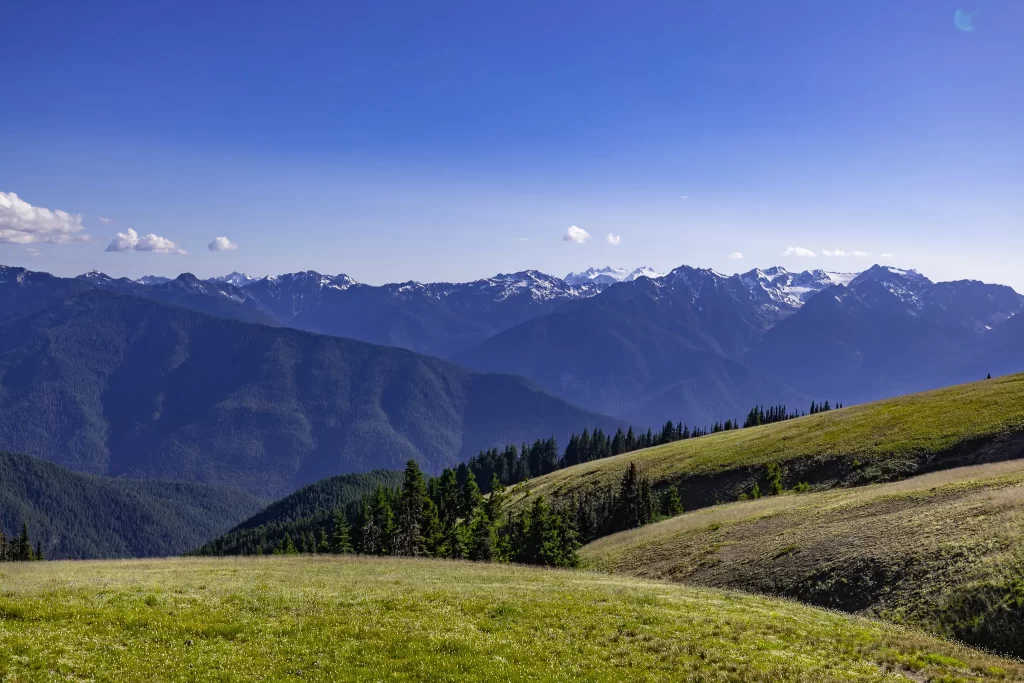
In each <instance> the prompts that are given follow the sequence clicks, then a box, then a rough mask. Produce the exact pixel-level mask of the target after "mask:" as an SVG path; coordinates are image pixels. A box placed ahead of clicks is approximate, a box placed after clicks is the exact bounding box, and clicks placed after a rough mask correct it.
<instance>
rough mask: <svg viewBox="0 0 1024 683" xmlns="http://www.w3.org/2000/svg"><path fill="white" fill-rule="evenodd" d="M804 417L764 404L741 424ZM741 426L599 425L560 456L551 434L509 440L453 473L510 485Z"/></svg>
mask: <svg viewBox="0 0 1024 683" xmlns="http://www.w3.org/2000/svg"><path fill="white" fill-rule="evenodd" d="M841 407H842V404H841V403H838V404H836V408H837V409H838V408H841ZM826 410H832V408H831V406H830V404H829V402H828V401H825V403H823V404H821V403H817V402H813V401H812V402H811V411H810V414H812V415H813V414H815V413H820V412H824V411H826ZM806 415H807V413H798V412H796V411H793V412H789V411H787V410H786V406H784V405H778V406H772V407H769V408H767V409H765V407H764V406H755V407H754V408H751V410H750V412H749V413H748V414H747V419H746V421H745V422H744V423H743V424H742V427H756V426H758V425H763V424H770V423H772V422H780V421H782V420H789V419H793V418H796V417H804V416H806ZM740 428H741V425H740V422H739V420H732V419H729V420H726V421H725V422H715V424H713V425H712V426H711V428H710V429H709V428H707V427H697V426H694V427H692V428H691V427H690V426H688V425H684V424H683V423H682V422H672V421H671V420H669V421H668V422H666V423H665V424H664V425H663V426H662V428H661V429H660V430H659V431H658V432H654V431H653V430H652V429H648V430H647V431H646V432H634V430H633V428H632V427H629V429H627V430H626V431H623V430H622V428H621V427H620V428H619V429H618V430H616V432H615V434H613V435H608V434H605V433H604V431H603V430H601V429H600V428H598V429H595V430H594V431H593V432H591V431H590V430H588V429H584V430H583V433H582V434H579V435H577V434H573V435H572V436H570V437H569V443H568V444H567V445H566V447H565V450H564V451H563V452H562V454H561V455H559V453H558V444H557V442H556V441H555V439H554V437H551V438H549V439H538V440H537V441H534V442H533V444H532V445H528V444H525V443H524V444H523V445H522V446H521V447H519V448H517V447H516V446H515V445H514V444H511V445H508V446H505V447H504V448H502V449H499V448H492V449H490V450H486V451H480V453H479V454H477V455H474V456H472V457H471V458H470V459H469V462H468V463H466V464H465V465H459V467H458V470H457V473H458V478H459V481H460V482H461V481H465V478H466V472H467V471H472V473H473V475H474V476H475V477H476V480H477V481H478V482H491V481H492V480H494V479H495V478H497V481H499V482H500V483H501V484H502V485H503V486H512V485H514V484H518V483H519V482H521V481H526V480H527V479H530V478H531V477H539V476H542V475H544V474H548V473H550V472H554V471H555V470H558V469H562V468H564V467H571V466H573V465H578V464H580V463H585V462H590V461H592V460H600V459H602V458H609V457H611V456H613V455H621V454H622V453H631V452H633V451H636V450H640V449H642V448H650V447H651V446H660V445H662V444H666V443H672V442H674V441H681V440H683V439H694V438H698V437H701V436H706V435H707V434H717V433H718V432H728V431H732V430H734V429H740ZM481 486H482V489H483V491H484V492H485V493H486V492H488V491H490V485H489V484H482V485H481Z"/></svg>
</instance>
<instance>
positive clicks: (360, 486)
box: [195, 470, 402, 555]
mask: <svg viewBox="0 0 1024 683" xmlns="http://www.w3.org/2000/svg"><path fill="white" fill-rule="evenodd" d="M401 482H402V473H401V472H399V471H397V470H374V471H373V472H365V473H362V474H342V475H339V476H337V477H328V478H327V479H323V480H321V481H318V482H316V483H315V484H310V485H309V486H304V487H303V488H301V489H299V490H298V491H296V492H295V493H293V494H291V495H290V496H285V497H284V498H282V499H281V500H278V501H275V502H274V503H271V504H270V505H268V506H267V507H266V508H264V509H263V510H260V511H259V512H258V513H256V514H255V515H253V516H252V517H250V518H249V519H247V520H245V521H244V522H242V523H241V524H239V525H238V526H236V527H235V528H234V529H232V530H231V531H229V532H228V533H226V534H224V535H223V536H219V537H218V538H215V539H213V540H211V541H210V542H208V543H206V544H204V545H203V546H202V547H200V548H199V549H197V550H196V551H195V552H196V553H197V554H200V555H239V554H246V553H249V552H253V551H252V550H251V549H252V548H254V547H255V546H257V545H259V546H260V547H267V548H271V549H272V548H276V547H278V545H279V544H280V542H281V541H282V540H283V539H284V536H285V534H286V533H287V534H289V535H291V536H292V538H300V537H301V535H302V533H303V532H305V531H309V530H312V529H319V528H322V527H324V526H327V527H329V526H330V520H331V519H332V517H333V514H334V511H335V510H336V509H339V508H340V509H342V510H344V509H346V508H347V507H348V506H349V505H350V504H354V503H358V502H359V501H360V500H362V499H363V496H366V495H368V494H370V493H372V492H373V491H374V489H376V488H377V486H384V487H387V488H396V487H397V486H399V484H401Z"/></svg>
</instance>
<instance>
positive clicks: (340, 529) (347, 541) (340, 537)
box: [331, 508, 353, 555]
mask: <svg viewBox="0 0 1024 683" xmlns="http://www.w3.org/2000/svg"><path fill="white" fill-rule="evenodd" d="M331 552H332V553H334V554H336V555H344V554H347V553H351V552H353V548H352V537H351V533H350V530H349V526H348V520H347V519H345V512H344V510H342V509H341V508H337V509H335V511H334V524H333V525H332V527H331Z"/></svg>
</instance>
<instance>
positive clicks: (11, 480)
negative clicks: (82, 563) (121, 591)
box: [0, 451, 263, 559]
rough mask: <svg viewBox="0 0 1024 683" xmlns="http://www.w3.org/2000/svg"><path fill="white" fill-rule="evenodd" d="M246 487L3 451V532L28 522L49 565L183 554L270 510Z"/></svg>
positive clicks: (0, 519)
mask: <svg viewBox="0 0 1024 683" xmlns="http://www.w3.org/2000/svg"><path fill="white" fill-rule="evenodd" d="M262 504H263V503H262V501H261V500H260V499H258V498H256V497H255V496H252V495H250V494H248V493H245V492H244V491H240V490H238V489H232V488H227V487H224V486H211V485H209V484H196V483H187V482H169V481H137V480H131V479H111V478H109V477H97V476H93V475H90V474H81V473H78V472H72V471H71V470H68V469H66V468H64V467H61V466H59V465H55V464H53V463H50V462H46V461H45V460H40V459H38V458H33V457H31V456H27V455H18V454H15V453H7V452H2V451H0V528H2V529H3V531H4V533H5V534H6V535H7V536H8V538H10V537H12V536H13V535H14V534H15V533H17V532H19V531H20V530H21V525H22V524H23V523H25V524H28V527H29V530H30V533H31V537H32V540H33V543H34V542H35V541H37V540H38V541H39V542H40V544H41V546H42V550H43V555H44V556H45V557H46V558H47V559H96V558H121V557H165V556H168V555H179V554H181V553H183V552H185V551H186V550H189V549H191V548H194V547H195V546H196V545H198V544H200V543H203V542H205V541H206V540H208V539H210V538H212V537H214V536H216V535H218V534H221V533H223V532H224V531H225V530H227V529H229V528H231V527H232V526H234V525H235V524H237V523H238V522H239V521H241V520H242V519H245V518H246V517H248V516H249V515H251V514H253V512H255V511H256V510H258V509H259V508H260V507H261V506H262Z"/></svg>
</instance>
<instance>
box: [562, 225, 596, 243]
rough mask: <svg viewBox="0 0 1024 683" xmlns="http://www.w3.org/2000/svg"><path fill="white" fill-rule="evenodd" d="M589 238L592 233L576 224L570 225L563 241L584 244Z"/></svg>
mask: <svg viewBox="0 0 1024 683" xmlns="http://www.w3.org/2000/svg"><path fill="white" fill-rule="evenodd" d="M589 239H590V233H589V232H587V231H586V230H584V229H583V228H577V227H576V226H575V225H570V226H569V229H568V230H566V231H565V235H564V236H563V237H562V241H563V242H575V243H576V244H583V243H584V242H586V241H587V240H589Z"/></svg>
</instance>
